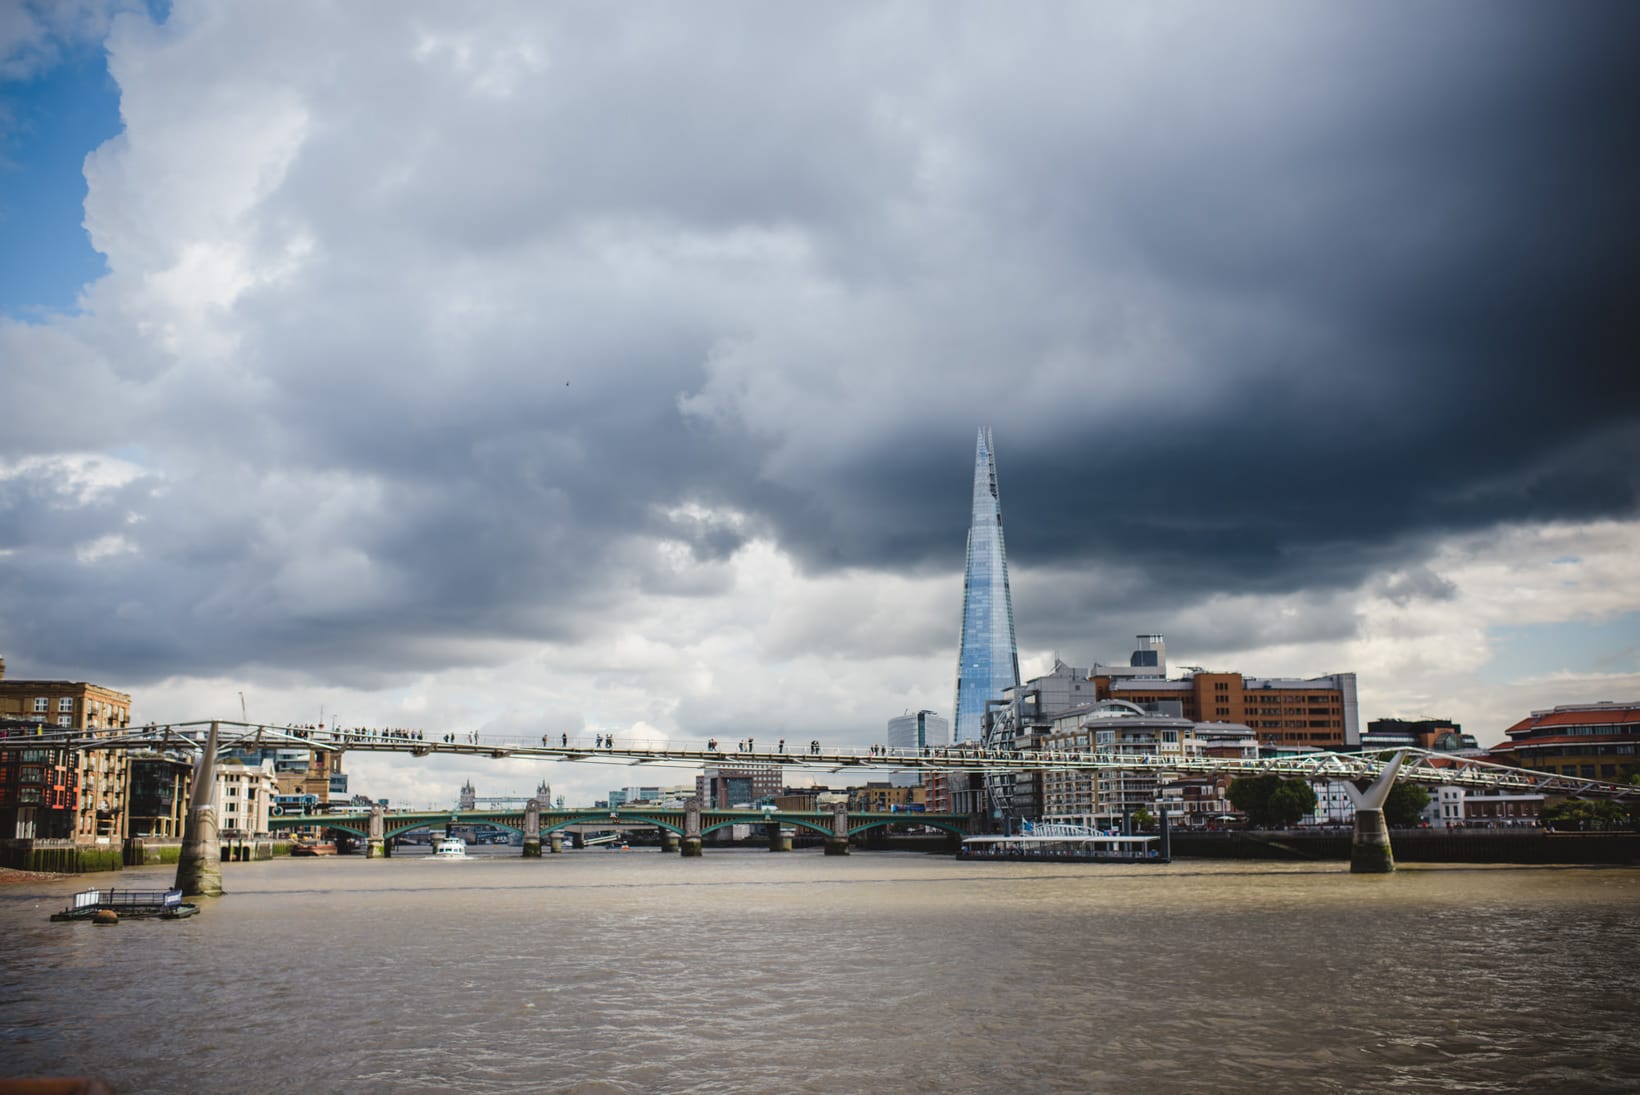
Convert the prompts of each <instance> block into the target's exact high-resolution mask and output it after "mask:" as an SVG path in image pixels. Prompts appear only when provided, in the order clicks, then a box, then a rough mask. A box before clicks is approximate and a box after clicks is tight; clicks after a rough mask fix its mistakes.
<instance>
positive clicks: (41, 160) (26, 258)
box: [0, 43, 121, 319]
mask: <svg viewBox="0 0 1640 1095" xmlns="http://www.w3.org/2000/svg"><path fill="white" fill-rule="evenodd" d="M0 119H3V121H0V314H5V315H7V316H11V317H13V318H17V319H30V318H39V317H43V316H45V315H47V314H49V313H52V312H66V311H72V310H74V308H75V300H76V298H77V297H78V295H79V292H80V290H81V288H83V287H84V286H85V285H86V284H88V283H90V282H92V281H95V280H96V279H97V278H99V277H102V276H103V275H104V274H106V273H107V272H108V264H107V262H106V261H105V260H104V258H103V256H102V255H100V254H98V253H97V251H95V250H94V249H93V248H92V246H91V237H90V236H89V235H87V234H86V231H85V227H84V224H83V222H84V220H85V195H86V184H85V157H86V155H87V154H88V153H89V152H91V151H92V150H93V149H94V148H96V147H97V146H98V145H100V144H102V143H103V142H104V141H106V140H108V139H109V138H110V137H113V136H115V135H116V134H118V133H119V132H120V129H121V122H120V102H119V89H118V88H117V87H116V86H115V84H114V81H113V79H112V78H111V77H110V76H109V74H108V63H107V57H106V55H105V54H104V52H103V50H102V48H101V46H100V45H93V44H89V43H88V44H84V45H80V46H75V47H72V48H70V49H68V50H67V51H66V52H65V54H64V56H63V58H62V60H61V61H60V62H59V63H58V64H56V65H54V66H52V67H51V68H49V69H47V70H46V71H44V72H41V73H38V74H37V75H34V76H33V77H31V78H28V79H23V80H14V81H9V82H5V83H0Z"/></svg>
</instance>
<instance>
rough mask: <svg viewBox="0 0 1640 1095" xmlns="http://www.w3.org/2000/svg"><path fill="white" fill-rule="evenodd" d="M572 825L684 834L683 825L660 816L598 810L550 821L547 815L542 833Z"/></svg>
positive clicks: (542, 826)
mask: <svg viewBox="0 0 1640 1095" xmlns="http://www.w3.org/2000/svg"><path fill="white" fill-rule="evenodd" d="M571 825H590V826H599V825H602V826H604V827H606V828H609V829H665V830H667V831H668V832H673V833H676V834H678V835H679V836H683V835H684V831H683V826H681V825H677V824H674V823H673V822H670V821H663V820H662V819H660V818H658V817H647V816H645V815H642V814H621V815H620V816H618V817H610V816H609V815H608V814H607V813H596V812H592V813H588V814H587V815H585V816H580V817H577V816H574V815H571V816H570V817H564V818H559V819H558V820H556V821H552V822H550V823H549V822H548V820H547V819H546V818H545V817H543V818H542V819H541V833H542V835H543V836H545V835H546V834H547V833H555V832H558V831H560V830H562V829H567V828H569V827H570V826H571Z"/></svg>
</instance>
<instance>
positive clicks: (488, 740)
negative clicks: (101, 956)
mask: <svg viewBox="0 0 1640 1095" xmlns="http://www.w3.org/2000/svg"><path fill="white" fill-rule="evenodd" d="M31 743H32V744H62V745H67V746H69V747H72V748H77V749H139V750H165V749H180V750H191V751H194V752H197V753H199V754H200V772H199V774H198V775H196V777H195V781H194V783H195V796H194V802H193V804H192V805H191V806H190V808H189V829H190V833H192V834H195V835H193V836H190V837H185V839H184V850H183V863H182V864H181V865H179V867H178V870H177V877H178V885H179V886H182V887H183V888H184V889H185V890H187V891H188V892H189V893H199V892H220V890H221V884H220V877H219V876H217V877H213V871H214V868H213V867H212V866H211V856H210V854H209V853H208V852H207V850H206V849H208V848H210V847H213V846H214V842H215V833H216V820H215V813H214V808H213V807H212V806H211V804H210V801H209V798H208V796H206V797H204V798H203V799H202V797H201V796H200V794H199V790H200V788H203V787H207V786H210V785H211V784H212V781H213V780H214V775H213V774H212V772H213V768H214V765H215V761H216V758H217V756H218V755H220V754H221V753H225V752H232V751H234V750H238V749H252V748H255V749H267V748H280V747H285V748H291V747H299V748H304V749H310V750H311V749H317V750H324V751H329V752H346V751H359V752H392V753H410V754H412V755H414V756H432V755H434V754H448V755H456V756H487V757H493V758H495V759H498V760H505V759H509V758H520V759H525V758H531V759H540V760H551V761H564V762H571V763H591V764H623V765H646V764H662V765H677V766H691V767H698V766H702V765H717V766H733V765H780V766H787V767H797V768H806V769H811V770H820V771H827V772H832V773H836V772H843V771H848V770H856V769H874V770H886V771H910V772H921V771H942V772H967V773H979V774H1000V773H1006V772H1029V771H1102V770H1114V771H1123V772H1143V773H1152V774H1155V775H1156V776H1157V777H1158V778H1165V777H1167V776H1183V775H1220V774H1228V775H1232V776H1236V775H1279V776H1290V777H1298V778H1303V779H1326V780H1335V781H1338V782H1340V783H1341V784H1342V785H1343V786H1344V787H1345V789H1346V790H1347V791H1350V792H1351V794H1352V798H1353V799H1354V802H1355V808H1356V809H1355V840H1354V844H1353V846H1352V853H1351V858H1350V869H1351V870H1352V871H1354V872H1358V873H1383V872H1386V871H1392V870H1394V869H1395V861H1394V857H1393V855H1392V853H1391V850H1390V842H1389V829H1388V826H1387V825H1386V824H1385V822H1384V813H1383V805H1384V801H1385V800H1386V799H1387V798H1388V796H1389V792H1390V790H1391V788H1392V786H1393V785H1394V783H1395V781H1396V780H1397V779H1402V780H1406V781H1408V782H1412V783H1420V784H1426V785H1431V784H1434V785H1456V786H1461V787H1470V788H1478V789H1491V790H1497V791H1506V792H1525V793H1532V792H1537V793H1542V794H1552V795H1568V796H1581V797H1595V798H1610V799H1619V800H1629V801H1640V787H1637V786H1634V785H1628V784H1616V783H1607V782H1603V781H1600V780H1592V779H1581V778H1578V777H1575V776H1566V775H1560V774H1558V773H1551V772H1534V771H1530V770H1528V769H1523V768H1512V767H1509V766H1507V765H1501V764H1493V763H1490V762H1487V761H1480V760H1475V759H1472V758H1468V757H1457V756H1452V755H1449V754H1440V753H1431V752H1427V751H1424V750H1418V749H1397V750H1394V751H1393V752H1390V751H1385V752H1381V753H1380V752H1375V753H1325V752H1323V753H1295V754H1287V755H1281V756H1272V757H1256V758H1253V757H1204V756H1185V755H1178V754H1166V753H1160V752H1126V751H1098V750H1093V751H1065V750H1014V749H999V748H995V747H987V746H982V745H974V744H970V743H965V744H961V745H951V746H939V747H927V748H919V749H889V748H885V747H882V746H875V745H874V746H870V747H867V748H865V749H858V748H854V749H846V748H845V749H839V748H826V747H823V746H822V745H821V744H820V743H819V742H818V741H812V742H810V743H809V744H808V745H807V747H806V748H802V749H793V750H788V749H787V748H786V742H785V741H784V740H780V739H778V738H777V739H776V745H775V748H774V749H772V750H771V749H768V748H767V746H766V744H765V748H764V749H761V750H759V749H756V748H755V744H756V743H755V739H754V738H750V737H748V738H745V739H742V740H741V741H739V742H737V743H736V748H735V750H734V751H733V752H729V751H728V750H722V749H719V748H718V747H717V742H716V741H715V740H713V739H708V740H707V741H706V742H705V743H703V744H700V745H694V744H679V743H675V742H672V741H670V740H665V741H654V740H650V741H644V740H641V739H640V740H636V741H632V740H626V739H624V738H623V740H622V742H621V743H620V744H619V745H617V744H616V741H615V738H614V735H613V733H599V734H595V735H594V736H593V740H592V741H591V742H587V741H586V740H585V735H580V736H578V737H577V738H575V739H573V740H572V739H571V737H570V735H568V734H567V733H560V734H558V735H557V738H556V740H554V736H553V735H552V734H551V733H548V734H545V735H543V736H542V737H541V738H540V740H539V743H537V742H536V741H535V740H533V739H530V740H525V739H518V738H505V737H495V736H491V735H480V734H478V733H474V732H453V733H445V734H433V735H428V734H426V733H425V732H422V731H406V730H365V729H351V730H349V729H341V728H336V729H330V728H322V727H315V728H305V727H278V726H268V725H265V724H258V723H249V722H232V721H228V720H222V719H213V720H209V721H204V720H201V721H197V722H187V723H171V724H167V725H164V726H160V725H156V724H150V725H147V726H139V727H130V728H126V729H123V730H119V731H112V732H110V731H106V730H104V731H85V730H72V729H64V730H56V729H47V728H45V727H41V728H39V729H38V730H37V732H36V733H35V734H32V735H27V736H16V737H9V738H5V739H0V748H5V747H13V746H26V745H29V744H31ZM1363 784H1365V785H1367V786H1366V788H1365V789H1364V790H1362V789H1359V788H1360V786H1361V785H1363ZM547 806H548V804H543V803H540V802H537V801H535V800H531V801H530V802H529V804H528V805H526V807H525V808H524V810H523V811H522V816H521V817H519V818H517V819H516V820H518V821H522V823H523V824H522V828H521V829H520V828H519V826H518V825H517V824H516V823H509V822H501V821H497V822H494V823H496V824H502V825H503V826H504V827H506V828H512V829H519V831H522V832H523V833H524V841H525V845H524V847H525V851H524V854H525V855H539V854H540V848H541V845H540V840H541V833H542V832H543V830H542V828H541V824H542V819H543V818H545V819H546V829H545V832H546V833H547V834H548V840H549V842H551V843H552V844H553V845H554V847H555V848H556V847H559V846H561V840H562V837H561V836H560V837H559V838H558V839H557V840H553V836H552V834H554V833H561V832H562V831H563V829H564V828H565V827H566V826H568V825H573V824H577V823H578V822H579V823H585V821H586V820H588V819H587V818H586V817H584V816H583V817H580V818H575V817H572V815H575V814H577V813H580V814H586V813H588V812H585V811H581V812H577V811H568V812H565V811H554V810H551V809H548V808H547ZM477 813H479V814H482V813H483V812H477ZM505 813H506V814H507V815H508V816H509V817H511V816H512V814H513V813H514V812H512V811H507V812H505ZM592 813H594V815H595V817H594V818H593V819H594V820H597V821H601V822H604V823H605V824H606V825H607V824H608V823H609V821H610V817H609V815H610V813H611V811H607V810H606V811H603V812H602V813H601V814H597V813H596V812H592ZM730 814H736V816H733V817H730V816H729V815H730ZM614 815H615V817H614V820H615V821H616V822H620V821H621V819H622V816H623V815H622V813H621V812H620V811H614ZM346 816H347V815H341V816H337V815H327V816H326V817H327V819H326V822H325V824H326V825H328V826H329V827H331V828H342V829H346V825H344V824H341V820H342V818H344V817H346ZM434 816H435V815H432V814H416V815H401V814H394V815H393V820H392V821H391V822H390V821H389V817H388V814H387V812H386V811H385V810H383V809H377V810H374V811H372V812H371V814H370V815H369V818H368V821H367V822H366V823H365V824H366V825H367V826H368V827H367V828H365V830H364V832H363V834H362V835H364V836H365V839H366V840H367V841H368V842H369V847H370V851H371V853H372V854H375V855H386V854H387V852H388V848H389V847H390V844H389V834H390V832H402V831H404V830H406V829H410V828H419V827H422V826H425V825H428V824H429V819H430V818H432V817H434ZM436 816H437V818H438V819H439V820H441V821H447V820H448V818H449V817H450V815H449V814H447V813H444V812H440V813H439V814H437V815H436ZM491 816H496V817H499V816H500V815H499V814H492V815H491ZM412 817H413V818H414V820H412ZM631 817H632V822H633V823H634V824H638V825H653V826H654V827H655V828H658V829H661V830H662V831H663V832H665V833H669V834H674V835H677V836H678V839H679V843H680V849H679V850H680V851H681V853H682V854H683V855H686V856H688V855H699V854H700V845H701V839H702V836H703V835H704V834H705V833H707V832H711V831H713V830H715V829H718V828H722V827H723V826H724V825H731V824H735V823H736V822H745V821H749V820H753V819H754V818H755V820H756V821H758V822H760V823H762V824H765V825H767V826H769V828H770V829H771V830H772V831H773V832H774V833H775V834H777V835H778V834H779V832H780V827H781V826H782V825H785V824H789V825H790V826H792V827H793V828H798V827H803V828H810V829H816V830H818V831H821V832H826V829H825V828H824V827H823V826H824V822H823V820H821V819H818V818H817V817H816V816H814V815H812V814H810V813H808V812H802V811H798V812H787V813H784V814H782V813H779V812H774V813H767V812H765V811H755V812H748V811H741V812H738V813H736V812H734V811H727V812H725V811H716V810H714V811H708V810H703V809H702V808H701V805H700V803H698V802H696V801H694V800H691V801H690V802H689V803H688V804H687V805H686V806H685V807H684V808H683V810H682V811H681V818H680V817H679V816H674V815H673V814H672V813H669V812H667V811H664V810H648V811H645V812H644V813H643V814H641V815H639V814H632V815H631ZM477 819H483V820H488V819H489V818H488V817H483V818H476V817H475V820H477ZM458 820H460V818H459V815H458ZM293 824H296V820H295V819H289V820H286V819H283V818H281V819H279V820H278V825H279V827H281V828H283V827H287V826H289V825H293ZM309 824H312V822H309ZM893 824H922V825H927V826H931V827H934V828H941V829H945V830H946V831H948V832H952V833H957V834H960V833H961V832H963V831H964V830H965V828H966V826H967V824H968V819H967V818H966V817H958V816H956V815H950V814H926V813H924V814H898V813H896V814H889V815H886V816H885V815H875V816H870V817H865V818H861V817H860V816H856V818H855V819H854V820H853V821H851V820H850V819H849V816H848V814H847V812H846V810H844V809H843V808H841V807H839V808H838V809H837V810H836V811H834V813H833V815H832V817H831V825H830V827H829V829H830V831H829V833H828V835H827V836H826V837H825V841H826V850H827V852H828V853H830V854H846V852H847V850H848V837H849V835H850V834H851V833H854V832H859V831H864V830H866V829H870V828H875V827H878V826H882V825H893ZM771 839H777V837H776V838H771Z"/></svg>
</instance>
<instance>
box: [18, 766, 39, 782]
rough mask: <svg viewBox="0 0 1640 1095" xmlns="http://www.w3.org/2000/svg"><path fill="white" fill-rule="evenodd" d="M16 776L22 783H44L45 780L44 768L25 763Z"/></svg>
mask: <svg viewBox="0 0 1640 1095" xmlns="http://www.w3.org/2000/svg"><path fill="white" fill-rule="evenodd" d="M18 778H19V779H21V780H22V781H23V782H24V783H44V782H45V781H46V773H45V769H44V768H39V767H28V766H26V765H25V766H24V768H23V770H22V774H21V775H20V776H19V777H18Z"/></svg>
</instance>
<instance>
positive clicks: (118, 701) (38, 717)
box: [0, 658, 131, 844]
mask: <svg viewBox="0 0 1640 1095" xmlns="http://www.w3.org/2000/svg"><path fill="white" fill-rule="evenodd" d="M5 674H6V662H5V659H4V658H0V719H10V720H13V721H21V722H26V723H32V724H34V725H36V726H40V727H51V728H55V729H68V730H84V731H88V732H90V733H91V734H92V736H99V735H101V734H107V733H113V732H115V731H119V730H123V729H125V728H126V727H128V726H130V725H131V697H130V695H128V694H127V693H124V692H117V691H115V690H114V689H112V688H105V687H103V686H102V685H99V684H90V683H88V682H86V681H58V680H8V679H6V675H5ZM41 763H42V765H43V766H44V767H51V768H53V769H54V770H58V774H61V775H65V776H66V775H67V774H68V771H67V770H68V769H69V768H72V772H73V776H72V789H73V792H74V794H73V796H72V798H73V803H72V805H71V806H69V805H67V803H66V796H61V797H63V803H62V804H58V803H57V799H58V797H59V794H58V792H57V791H56V790H52V791H50V792H49V796H48V797H50V798H51V799H52V804H51V805H49V806H48V807H47V810H48V813H49V812H52V811H56V810H61V809H65V808H66V809H68V810H69V811H70V812H71V814H72V817H71V821H70V824H69V826H68V830H67V832H63V833H54V834H51V835H54V836H61V837H64V838H69V839H73V840H76V841H79V842H81V843H114V844H118V843H120V842H121V841H122V840H124V839H125V836H126V826H125V797H126V792H127V789H128V786H129V782H130V759H129V758H128V757H127V756H126V754H125V752H124V751H123V750H89V751H87V750H82V751H79V752H78V754H77V755H75V756H74V757H73V759H72V761H71V762H68V763H64V764H62V765H56V764H50V765H47V764H45V762H41ZM26 768H27V772H25V770H24V769H25V765H24V764H23V763H22V762H21V761H19V762H18V764H17V765H16V766H15V768H14V766H13V765H11V764H10V763H4V764H3V767H0V781H4V780H5V779H6V778H8V777H7V775H6V774H5V773H13V772H15V778H16V779H17V781H18V783H17V784H16V787H15V793H13V794H10V795H7V801H13V802H14V805H13V806H12V807H9V808H4V809H8V810H11V811H15V810H16V809H18V808H21V807H27V806H33V805H37V804H35V803H24V802H22V801H21V797H22V796H25V795H26V796H28V797H30V798H32V797H33V795H34V791H33V790H32V789H30V790H25V789H24V786H25V784H26V785H27V787H29V788H34V787H36V786H38V787H39V788H41V789H42V793H43V794H45V793H46V792H45V791H44V789H45V788H47V787H52V788H55V786H56V785H55V784H49V783H42V784H38V785H36V784H33V783H30V782H28V781H27V780H25V779H24V776H25V775H30V776H32V774H33V772H34V764H33V762H30V763H29V764H28V765H26ZM45 774H46V773H45V772H44V771H43V770H42V772H41V775H42V776H44V775H45ZM0 795H6V792H5V791H0ZM6 816H8V815H0V831H5V832H9V830H4V829H3V826H4V823H5V820H6ZM40 820H41V818H40V817H39V814H38V811H35V820H34V824H35V826H36V827H38V824H39V821H40ZM46 820H49V821H51V824H52V826H53V827H55V826H56V824H57V821H56V819H55V818H48V819H46ZM22 821H23V819H22V818H19V817H17V816H11V822H12V826H11V828H12V829H15V828H16V827H17V825H18V824H19V823H20V822H22ZM38 835H39V836H41V837H44V836H46V835H47V834H46V833H43V832H41V833H38Z"/></svg>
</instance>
